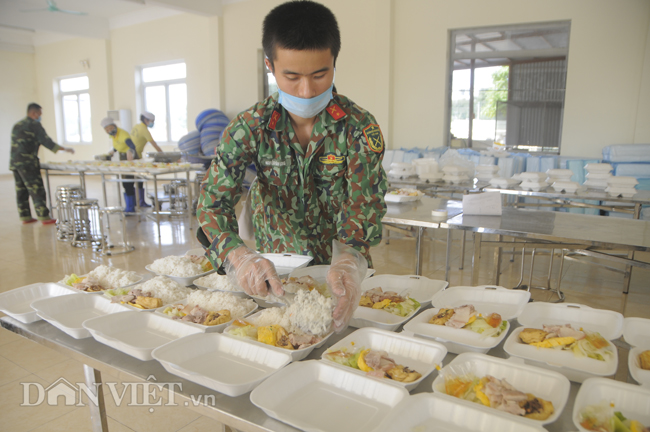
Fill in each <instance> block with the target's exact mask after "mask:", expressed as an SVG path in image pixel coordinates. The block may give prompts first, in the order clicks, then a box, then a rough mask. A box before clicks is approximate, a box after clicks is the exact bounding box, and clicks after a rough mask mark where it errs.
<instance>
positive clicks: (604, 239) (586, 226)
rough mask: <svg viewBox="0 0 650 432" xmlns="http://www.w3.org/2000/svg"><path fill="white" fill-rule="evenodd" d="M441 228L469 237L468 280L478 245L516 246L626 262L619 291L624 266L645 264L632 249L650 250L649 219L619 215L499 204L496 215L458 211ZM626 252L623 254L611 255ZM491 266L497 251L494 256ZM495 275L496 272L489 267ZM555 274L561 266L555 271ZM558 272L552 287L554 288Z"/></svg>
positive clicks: (627, 274)
mask: <svg viewBox="0 0 650 432" xmlns="http://www.w3.org/2000/svg"><path fill="white" fill-rule="evenodd" d="M441 228H447V229H450V230H464V231H469V232H472V234H473V236H474V252H473V257H472V285H478V276H479V268H480V261H481V253H480V251H481V247H482V246H494V247H496V248H497V249H496V251H497V252H498V251H500V249H501V248H503V247H521V246H522V245H523V246H525V247H528V248H542V249H562V261H561V263H560V265H562V263H563V261H564V259H563V258H564V251H566V250H570V251H573V252H574V253H578V254H580V255H584V256H590V257H593V258H597V259H601V260H606V261H609V262H615V263H619V264H624V265H626V266H627V267H628V271H626V272H625V277H624V290H623V292H624V293H627V291H628V288H629V282H630V280H629V279H630V271H629V269H630V268H631V267H632V266H634V267H642V268H650V264H648V263H645V262H641V261H637V260H635V259H634V253H635V252H636V251H647V250H650V222H646V221H642V220H630V219H621V218H608V217H602V216H592V215H584V214H574V213H565V212H552V211H541V210H521V209H514V208H507V207H506V208H503V213H502V215H501V216H470V215H466V214H461V215H458V216H455V217H452V218H450V219H449V220H447V221H446V222H444V223H442V224H441ZM484 234H496V235H498V236H499V238H498V240H497V241H484V240H483V239H482V236H483V235H484ZM501 236H509V237H516V238H521V239H524V240H525V241H524V242H504V241H502V240H501ZM613 251H626V252H628V253H629V255H628V256H627V257H620V256H616V255H615V254H613V253H612V252H613ZM495 261H496V263H497V265H498V264H499V262H500V256H497V257H496V258H495ZM495 273H497V275H498V272H495ZM560 276H561V271H560ZM559 282H560V281H559V277H558V290H559Z"/></svg>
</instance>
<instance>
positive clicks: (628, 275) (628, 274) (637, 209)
mask: <svg viewBox="0 0 650 432" xmlns="http://www.w3.org/2000/svg"><path fill="white" fill-rule="evenodd" d="M632 218H633V219H640V218H641V204H635V205H634V214H633V215H632ZM627 257H628V259H631V260H633V259H634V251H631V252H628V253H627ZM633 268H634V267H632V266H625V277H624V278H623V294H627V293H629V292H630V281H631V280H632V269H633ZM626 301H627V300H626Z"/></svg>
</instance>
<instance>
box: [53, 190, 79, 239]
mask: <svg viewBox="0 0 650 432" xmlns="http://www.w3.org/2000/svg"><path fill="white" fill-rule="evenodd" d="M84 198H85V196H84V193H83V190H82V189H81V186H80V185H74V184H69V185H62V186H59V187H57V188H56V208H57V213H58V215H57V216H58V217H57V219H56V238H57V239H58V240H60V241H70V240H72V237H74V224H73V221H74V217H73V214H72V202H73V201H77V200H80V199H84Z"/></svg>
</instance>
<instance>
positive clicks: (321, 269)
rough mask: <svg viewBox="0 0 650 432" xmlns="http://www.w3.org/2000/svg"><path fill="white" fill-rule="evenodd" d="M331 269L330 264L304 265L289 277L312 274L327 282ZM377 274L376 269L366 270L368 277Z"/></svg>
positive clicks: (318, 279)
mask: <svg viewBox="0 0 650 432" xmlns="http://www.w3.org/2000/svg"><path fill="white" fill-rule="evenodd" d="M329 270H330V266H328V265H315V266H310V267H303V268H299V269H296V270H294V271H292V272H291V274H290V275H289V277H295V278H300V277H303V276H311V277H313V278H314V279H316V281H317V282H319V283H327V272H328V271H329ZM374 274H375V269H368V270H367V271H366V278H369V277H370V276H372V275H374Z"/></svg>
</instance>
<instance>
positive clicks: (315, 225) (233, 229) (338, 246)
mask: <svg viewBox="0 0 650 432" xmlns="http://www.w3.org/2000/svg"><path fill="white" fill-rule="evenodd" d="M262 33H263V35H262V46H263V48H264V54H265V55H266V59H265V63H266V65H267V67H268V68H269V70H270V71H271V72H273V75H274V76H275V79H276V81H277V85H278V87H279V92H278V93H274V94H273V95H271V96H270V97H268V98H267V99H266V100H263V101H261V102H258V103H257V104H256V105H254V106H252V107H251V108H249V109H248V110H246V111H244V112H241V113H240V114H239V115H238V116H237V117H236V118H235V119H234V120H233V121H232V122H230V124H229V125H228V127H227V128H226V129H225V130H224V132H223V135H222V139H221V143H220V144H219V147H217V153H216V157H215V159H214V161H213V162H212V164H211V166H210V169H209V171H208V172H207V174H206V176H205V178H204V183H205V188H204V190H203V191H202V192H201V195H200V198H199V205H198V208H197V217H198V219H199V223H200V224H201V230H200V231H199V232H198V233H197V235H198V238H199V240H200V241H201V242H202V244H203V245H204V246H206V247H209V250H208V251H207V256H208V258H209V259H210V261H211V262H212V264H213V266H214V267H215V268H219V267H220V266H222V265H223V266H224V269H225V270H226V273H227V274H229V275H232V276H234V278H235V279H236V280H237V282H238V283H239V285H240V286H241V287H242V288H243V289H244V290H245V291H246V292H247V293H249V294H255V295H260V296H266V295H267V294H269V293H270V292H271V291H272V293H273V294H275V295H279V296H281V295H283V294H284V289H283V288H282V283H281V281H280V279H279V278H278V275H277V273H276V271H275V268H274V266H273V264H272V263H271V262H270V261H269V260H267V259H265V258H264V257H262V256H261V255H259V254H258V253H256V252H255V251H253V250H251V249H249V248H248V247H247V246H246V245H245V244H244V242H243V240H242V239H241V237H240V236H239V234H238V224H237V220H236V217H235V204H236V203H237V202H238V201H239V199H240V197H241V193H242V192H241V190H242V181H243V178H244V174H245V172H246V167H247V166H249V165H250V164H251V163H255V165H256V167H257V182H256V186H255V187H251V194H252V200H251V207H252V224H253V228H254V233H255V241H256V249H257V250H258V251H259V252H271V253H296V254H301V255H310V256H312V257H313V263H314V264H330V263H331V265H330V268H329V270H328V274H327V281H328V284H329V286H330V287H331V290H332V294H333V297H334V300H335V304H336V306H335V308H334V311H333V313H332V318H333V323H334V328H335V329H336V330H337V331H341V330H342V329H344V328H345V327H346V326H347V323H348V320H349V319H350V317H351V315H352V312H353V311H354V309H355V308H356V307H357V306H358V303H359V298H360V295H361V293H360V283H361V280H362V279H363V277H364V276H365V272H366V268H367V265H368V263H371V260H370V253H369V249H370V247H371V246H374V245H377V244H378V243H379V242H380V241H381V234H382V225H381V219H382V217H383V216H384V214H385V213H386V204H385V201H384V195H385V194H386V189H387V184H386V174H385V172H384V170H383V168H382V165H381V163H382V158H383V155H384V141H383V137H382V134H381V130H380V129H379V126H378V125H377V121H376V120H375V118H374V117H373V116H372V114H370V113H369V112H368V111H366V110H364V109H363V108H361V107H359V106H358V105H357V104H355V103H354V102H352V101H351V100H350V99H348V98H347V97H345V96H342V95H340V94H338V93H334V92H333V87H334V75H335V71H334V68H335V65H336V58H337V56H338V53H339V50H340V47H341V38H340V32H339V29H338V24H337V22H336V18H335V17H334V14H332V12H331V11H330V10H329V9H328V8H327V7H325V6H323V5H321V4H318V3H315V2H312V1H291V2H287V3H284V4H281V5H279V6H277V7H276V8H275V9H273V10H272V11H271V12H270V13H269V14H268V15H267V16H266V18H265V19H264V25H263V32H262ZM338 251H342V252H341V253H338Z"/></svg>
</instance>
